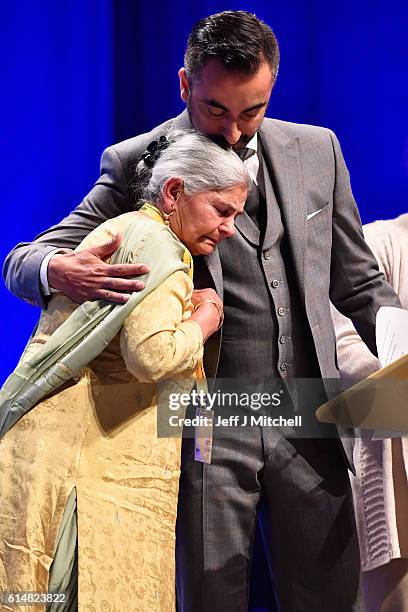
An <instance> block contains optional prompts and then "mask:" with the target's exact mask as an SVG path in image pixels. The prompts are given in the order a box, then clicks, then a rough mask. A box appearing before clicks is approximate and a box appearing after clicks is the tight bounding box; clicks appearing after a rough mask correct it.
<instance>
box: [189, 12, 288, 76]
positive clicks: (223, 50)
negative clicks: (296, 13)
mask: <svg viewBox="0 0 408 612" xmlns="http://www.w3.org/2000/svg"><path fill="white" fill-rule="evenodd" d="M211 59H216V60H217V61H219V62H220V63H221V64H222V65H223V66H224V67H225V68H227V69H229V70H236V71H238V72H244V73H246V74H255V73H256V72H258V70H259V68H260V67H261V65H262V64H263V63H265V62H266V63H267V64H269V66H270V68H271V72H272V76H273V80H274V81H275V80H276V76H277V74H278V67H279V46H278V41H277V40H276V37H275V34H274V33H273V31H272V29H271V28H270V27H269V26H268V25H266V23H264V22H263V21H261V20H260V19H258V17H257V16H256V15H253V14H252V13H248V12H247V11H223V12H222V13H216V14H215V15H210V16H209V17H204V19H200V21H198V22H197V23H196V24H195V25H194V26H193V29H192V30H191V33H190V35H189V37H188V41H187V49H186V52H185V55H184V66H185V68H186V71H187V76H188V78H189V79H192V80H194V78H195V77H197V76H199V73H200V71H201V70H202V68H204V66H205V65H206V64H207V62H208V61H209V60H211Z"/></svg>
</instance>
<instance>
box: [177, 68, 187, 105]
mask: <svg viewBox="0 0 408 612" xmlns="http://www.w3.org/2000/svg"><path fill="white" fill-rule="evenodd" d="M178 75H179V80H180V96H181V99H182V100H183V102H184V103H185V104H187V102H188V96H189V95H190V86H189V83H188V78H187V72H186V69H185V68H184V66H183V68H180V70H179V71H178Z"/></svg>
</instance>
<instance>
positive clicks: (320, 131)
mask: <svg viewBox="0 0 408 612" xmlns="http://www.w3.org/2000/svg"><path fill="white" fill-rule="evenodd" d="M171 127H175V128H183V127H191V126H190V123H189V118H188V114H187V112H184V113H182V114H181V115H180V116H179V117H177V118H176V119H174V120H170V121H168V122H166V123H164V124H163V125H161V126H159V127H157V128H155V129H154V130H152V131H151V132H149V133H147V134H143V135H140V136H137V137H135V138H132V139H130V140H127V141H125V142H122V143H119V144H118V145H115V146H112V147H110V148H109V149H107V150H106V151H105V153H104V155H103V157H102V162H101V177H100V179H99V180H98V181H97V183H96V185H95V186H94V188H93V189H92V191H91V192H90V193H89V194H88V196H87V197H86V198H85V199H84V200H83V202H82V203H81V204H80V205H79V206H78V208H77V209H76V210H75V211H74V212H72V213H71V214H70V215H69V216H68V217H67V218H65V219H64V220H62V221H61V223H60V224H59V225H57V226H55V227H53V228H51V229H50V230H48V231H47V232H45V233H43V234H41V235H40V236H38V237H37V238H36V240H35V241H34V243H31V244H28V245H27V244H21V245H18V246H17V247H16V248H15V249H14V251H12V253H11V254H10V255H9V256H8V258H7V260H6V262H5V267H4V275H5V281H6V284H7V286H8V287H9V289H10V290H11V291H12V292H13V293H15V294H17V295H18V296H20V297H22V298H23V299H25V300H26V301H29V302H30V303H33V304H37V305H41V306H44V298H43V296H42V294H41V290H40V286H39V268H40V265H41V261H42V260H43V258H44V257H45V255H46V254H47V252H49V251H50V250H51V248H55V247H60V248H62V247H64V248H74V247H75V246H76V245H77V244H78V243H79V242H80V241H81V240H82V239H83V238H84V236H85V235H86V234H87V233H89V232H90V231H91V230H92V229H93V228H94V227H95V226H96V225H98V224H100V223H101V222H102V221H104V220H105V219H107V218H109V217H113V216H116V215H119V214H122V213H125V212H128V211H129V210H130V209H131V208H132V207H133V204H134V202H133V201H132V197H131V192H130V189H129V185H130V184H131V181H132V176H133V173H134V168H135V165H136V163H137V161H138V159H139V158H140V156H141V154H142V153H143V151H144V150H145V148H146V146H147V145H148V144H149V142H150V141H151V140H153V139H157V138H158V137H159V136H160V135H161V134H163V133H165V132H166V131H167V130H168V129H170V128H171ZM258 135H259V141H260V146H259V150H258V155H259V159H260V172H259V175H258V177H259V181H258V185H259V193H258V211H257V210H252V211H249V210H248V213H251V214H246V213H245V214H244V215H242V216H241V217H240V218H238V219H237V221H236V226H237V231H236V234H235V236H234V237H232V238H231V239H229V240H226V241H223V242H222V243H221V244H220V245H219V249H218V251H216V252H214V253H213V254H212V255H210V256H208V257H206V258H204V261H202V260H200V261H198V262H197V267H196V270H197V278H196V279H195V284H196V286H197V287H200V286H209V285H212V286H214V287H215V288H216V290H217V292H218V293H219V295H220V296H221V298H222V299H223V300H224V307H225V322H224V327H223V331H222V338H221V342H220V343H218V344H217V345H216V346H215V348H214V342H213V343H212V345H211V343H210V344H209V346H208V351H207V352H211V358H210V359H208V358H207V360H206V366H207V374H208V375H213V374H214V373H215V372H217V376H221V377H225V378H228V377H231V378H234V377H237V378H238V377H239V378H241V379H242V377H245V376H248V377H250V376H259V375H261V376H265V377H271V378H272V377H276V378H279V377H280V378H288V377H289V378H291V377H295V376H296V377H303V378H309V377H321V378H322V379H323V381H324V379H336V378H338V368H337V363H336V346H335V334H334V330H333V326H332V321H331V316H330V305H329V299H331V301H332V302H333V303H334V304H335V305H336V307H337V308H338V309H339V310H340V311H341V312H342V313H344V314H345V315H347V316H349V317H350V318H351V319H352V320H353V322H354V324H355V326H356V328H357V329H358V331H359V332H360V334H361V336H362V337H363V339H364V340H365V342H366V343H367V345H368V346H369V347H370V349H371V350H373V351H375V331H374V330H375V315H376V312H377V310H378V309H379V307H380V306H381V305H395V306H399V301H398V298H397V297H396V295H395V293H394V292H393V290H392V289H391V288H390V287H389V285H388V284H387V283H386V282H385V279H384V277H383V275H382V274H380V273H379V271H378V268H377V265H376V262H375V259H374V257H373V256H372V254H371V252H370V251H369V249H368V247H367V246H366V244H365V242H364V239H363V234H362V230H361V223H360V218H359V215H358V212H357V208H356V205H355V202H354V199H353V196H352V193H351V189H350V183H349V178H348V172H347V169H346V166H345V164H344V160H343V157H342V154H341V150H340V146H339V144H338V141H337V139H336V137H335V136H334V134H333V133H332V132H330V131H329V130H327V129H324V128H317V127H312V126H305V125H296V124H290V123H285V122H281V121H276V120H273V119H265V120H264V121H263V123H262V125H261V128H260V129H259V132H258ZM252 208H254V206H253V203H252ZM255 208H256V206H255ZM262 210H263V211H264V215H263V216H262V214H260V215H259V214H258V216H257V217H256V215H257V212H259V211H261V213H262ZM23 264H24V265H23ZM218 339H219V338H217V340H218ZM207 357H208V356H207ZM306 408H307V407H306ZM347 467H350V468H351V469H353V466H352V442H351V440H347V439H344V440H343V442H342V443H341V442H340V441H339V440H337V439H313V438H308V439H299V438H288V439H286V438H284V437H280V436H279V435H278V436H277V435H273V433H272V431H271V428H267V427H254V428H252V430H251V431H250V432H249V433H248V432H246V433H245V434H244V433H239V432H238V431H236V430H235V431H233V430H232V429H231V428H230V430H229V431H226V432H225V436H223V437H216V438H215V439H214V445H213V456H212V462H211V464H210V465H205V464H204V465H203V464H201V463H197V462H195V461H194V460H193V442H192V441H191V440H185V441H184V444H183V461H182V476H181V481H180V501H179V514H178V530H177V544H178V546H177V556H178V559H177V562H178V579H177V583H178V599H179V605H180V608H181V609H182V610H183V611H184V612H199V611H200V610H204V609H210V610H211V611H212V612H221V611H230V610H231V611H232V610H234V612H235V611H238V612H244V610H246V607H247V597H248V577H249V570H250V557H251V547H252V542H253V535H254V530H255V524H256V511H257V506H258V504H259V501H260V497H261V493H262V494H263V496H264V497H265V498H266V500H267V502H268V516H267V517H265V520H264V521H263V531H264V535H265V539H266V540H267V541H268V543H269V544H268V551H269V554H268V557H269V562H270V567H271V570H272V579H273V582H274V586H275V591H276V598H277V602H278V606H279V609H281V610H284V611H285V612H292V611H293V612H295V611H296V612H309V611H310V612H312V611H313V612H314V611H320V610H335V611H339V612H340V611H341V612H346V611H347V610H361V609H362V604H361V597H360V595H359V555H358V544H357V537H356V532H355V524H354V515H353V510H352V505H351V495H350V488H349V483H348V477H347Z"/></svg>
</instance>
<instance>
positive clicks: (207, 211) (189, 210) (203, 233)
mask: <svg viewBox="0 0 408 612" xmlns="http://www.w3.org/2000/svg"><path fill="white" fill-rule="evenodd" d="M246 197H247V188H246V187H245V186H244V185H235V186H234V187H230V188H229V189H224V190H223V191H203V192H201V193H198V194H196V195H194V196H186V194H185V193H184V192H183V193H182V195H181V196H180V198H179V199H178V201H177V202H176V203H175V205H174V208H175V210H174V213H173V214H172V215H171V217H170V228H171V229H172V230H173V232H174V233H175V234H176V236H177V237H178V238H179V239H180V240H181V242H183V243H184V244H185V245H186V247H187V248H188V250H189V251H190V253H192V255H209V254H210V253H212V252H213V251H214V249H215V247H216V245H217V244H218V242H220V241H221V240H224V238H229V237H230V236H232V235H233V234H234V232H235V226H234V220H235V217H236V216H237V215H241V214H242V212H243V210H244V204H245V200H246Z"/></svg>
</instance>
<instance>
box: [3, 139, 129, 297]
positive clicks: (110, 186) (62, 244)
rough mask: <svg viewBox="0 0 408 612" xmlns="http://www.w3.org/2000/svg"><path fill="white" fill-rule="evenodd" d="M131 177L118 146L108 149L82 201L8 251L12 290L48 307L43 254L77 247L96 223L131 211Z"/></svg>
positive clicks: (7, 272)
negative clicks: (42, 280) (43, 283)
mask: <svg viewBox="0 0 408 612" xmlns="http://www.w3.org/2000/svg"><path fill="white" fill-rule="evenodd" d="M128 181H129V178H128V177H127V176H126V173H125V170H124V167H123V164H122V161H121V159H120V158H119V155H118V153H117V151H116V150H115V148H114V147H110V148H108V149H106V150H105V151H104V153H103V155H102V159H101V175H100V177H99V179H98V181H97V182H96V183H95V185H94V187H93V189H92V190H91V191H90V192H89V194H88V195H87V196H86V197H85V198H84V200H83V201H82V202H81V204H79V206H78V207H77V208H76V209H75V210H73V211H72V212H71V213H70V214H69V215H68V216H67V217H65V218H64V219H62V221H60V223H58V224H57V225H54V226H52V227H51V228H50V229H48V230H46V231H45V232H42V233H41V234H39V235H38V236H37V237H36V238H34V240H33V241H32V242H22V243H19V244H18V245H17V246H16V247H14V249H13V250H12V251H11V252H10V253H9V255H8V256H7V258H6V260H5V262H4V266H3V278H4V282H5V284H6V286H7V288H8V289H9V291H11V292H12V293H14V294H15V295H16V296H17V297H19V298H21V299H23V300H25V301H26V302H29V303H30V304H33V305H36V306H40V307H41V308H45V306H46V305H45V301H44V296H43V295H42V292H41V283H40V267H41V262H42V261H43V259H44V257H45V256H46V255H47V253H49V252H50V251H51V250H53V249H55V248H60V249H75V247H77V246H78V244H79V243H80V242H81V241H82V240H83V238H84V237H85V236H86V235H87V234H89V232H91V231H92V230H93V229H94V228H95V227H96V226H97V225H99V224H100V223H102V222H103V221H106V219H109V218H112V217H115V216H117V215H119V214H122V213H124V212H128V211H129V210H130V208H131V200H130V196H129V193H128Z"/></svg>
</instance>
